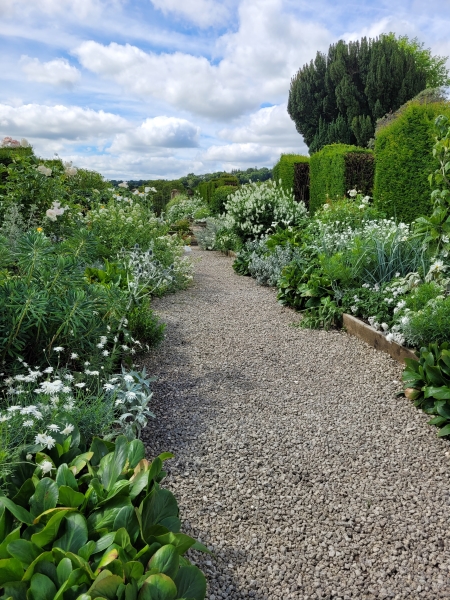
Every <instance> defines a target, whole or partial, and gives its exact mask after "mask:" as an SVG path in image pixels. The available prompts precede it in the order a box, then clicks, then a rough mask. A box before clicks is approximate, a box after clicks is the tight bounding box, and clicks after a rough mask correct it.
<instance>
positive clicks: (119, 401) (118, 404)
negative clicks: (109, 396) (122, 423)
mask: <svg viewBox="0 0 450 600" xmlns="http://www.w3.org/2000/svg"><path fill="white" fill-rule="evenodd" d="M121 404H123V400H121V399H120V398H117V400H116V402H115V405H116V406H120V405H121Z"/></svg>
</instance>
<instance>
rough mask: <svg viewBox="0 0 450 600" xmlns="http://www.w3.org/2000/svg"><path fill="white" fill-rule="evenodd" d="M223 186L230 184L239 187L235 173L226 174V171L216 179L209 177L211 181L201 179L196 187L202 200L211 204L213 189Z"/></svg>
mask: <svg viewBox="0 0 450 600" xmlns="http://www.w3.org/2000/svg"><path fill="white" fill-rule="evenodd" d="M223 186H231V187H234V188H237V187H239V180H238V178H237V177H236V176H235V175H228V174H227V173H224V174H223V175H222V176H221V177H219V178H218V179H211V181H203V182H202V183H200V184H199V186H198V187H197V191H198V193H199V194H200V196H201V197H202V198H203V200H204V201H205V202H206V203H207V204H208V205H210V206H211V205H212V203H213V198H214V191H215V190H216V189H217V188H219V187H223ZM230 191H232V190H230Z"/></svg>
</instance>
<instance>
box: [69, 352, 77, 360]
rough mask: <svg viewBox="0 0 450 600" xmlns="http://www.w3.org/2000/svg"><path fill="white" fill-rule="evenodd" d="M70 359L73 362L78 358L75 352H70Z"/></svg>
mask: <svg viewBox="0 0 450 600" xmlns="http://www.w3.org/2000/svg"><path fill="white" fill-rule="evenodd" d="M70 358H71V359H73V360H75V359H76V358H78V354H77V353H76V352H72V354H71V355H70Z"/></svg>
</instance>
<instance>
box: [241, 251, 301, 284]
mask: <svg viewBox="0 0 450 600" xmlns="http://www.w3.org/2000/svg"><path fill="white" fill-rule="evenodd" d="M256 244H258V248H255V250H254V251H253V252H252V254H251V256H250V261H249V263H248V271H249V273H250V275H251V276H252V277H253V278H254V279H256V281H257V282H258V283H259V284H260V285H268V286H272V287H274V286H276V285H277V283H278V280H279V279H280V277H281V271H282V270H283V269H284V267H285V266H286V265H288V264H289V263H290V262H291V260H293V258H294V256H295V254H296V249H295V248H293V247H292V246H291V245H290V244H285V245H283V246H276V247H275V248H274V249H273V250H271V251H269V250H268V248H267V245H266V240H260V241H259V242H256Z"/></svg>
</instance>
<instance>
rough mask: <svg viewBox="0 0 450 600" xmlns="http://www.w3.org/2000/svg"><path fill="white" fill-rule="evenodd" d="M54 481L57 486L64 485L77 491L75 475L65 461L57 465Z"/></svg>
mask: <svg viewBox="0 0 450 600" xmlns="http://www.w3.org/2000/svg"><path fill="white" fill-rule="evenodd" d="M56 483H57V484H58V487H61V486H62V485H66V486H69V487H70V488H72V489H73V490H75V491H76V492H77V491H78V484H77V480H76V479H75V475H74V474H73V473H72V471H71V470H70V469H69V467H68V466H67V464H66V463H63V464H62V465H59V467H58V470H57V471H56Z"/></svg>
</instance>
